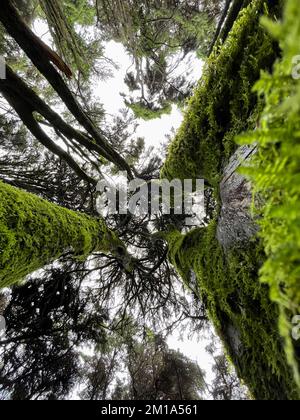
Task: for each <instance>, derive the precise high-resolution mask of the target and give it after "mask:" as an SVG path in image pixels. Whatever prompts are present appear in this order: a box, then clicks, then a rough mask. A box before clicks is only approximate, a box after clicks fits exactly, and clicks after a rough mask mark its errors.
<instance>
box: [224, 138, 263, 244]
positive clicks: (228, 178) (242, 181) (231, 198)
mask: <svg viewBox="0 0 300 420" xmlns="http://www.w3.org/2000/svg"><path fill="white" fill-rule="evenodd" d="M255 152H256V146H243V147H240V148H239V149H238V150H237V151H236V153H235V154H234V155H233V156H232V157H231V159H230V161H229V164H228V165H227V166H226V168H225V170H224V176H223V179H222V181H221V184H220V196H221V202H222V208H221V213H220V217H219V222H218V228H217V237H218V241H219V243H220V245H221V246H222V247H223V249H224V251H225V252H226V251H229V250H230V249H231V248H243V247H244V246H247V244H249V240H250V239H251V238H252V237H253V236H255V234H256V233H257V231H258V226H257V224H256V223H255V220H254V219H253V217H252V215H251V204H252V191H251V183H250V181H249V180H247V179H246V178H245V177H244V176H243V175H241V174H239V173H238V169H239V168H240V166H241V165H245V163H247V161H249V159H251V157H252V156H253V155H254V154H255Z"/></svg>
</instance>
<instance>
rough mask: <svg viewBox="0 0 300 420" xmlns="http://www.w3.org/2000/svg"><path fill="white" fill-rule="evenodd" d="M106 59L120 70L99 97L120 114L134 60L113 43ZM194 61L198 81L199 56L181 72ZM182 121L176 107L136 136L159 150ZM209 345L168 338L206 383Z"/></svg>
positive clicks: (143, 124) (185, 64) (145, 123)
mask: <svg viewBox="0 0 300 420" xmlns="http://www.w3.org/2000/svg"><path fill="white" fill-rule="evenodd" d="M105 56H106V57H108V58H109V59H112V60H113V61H114V62H115V63H116V64H117V65H118V67H119V68H118V70H114V72H113V77H112V78H110V79H108V80H106V81H100V82H99V83H98V85H97V86H96V90H95V95H96V96H97V97H99V101H100V102H101V103H102V104H103V105H104V109H105V110H106V112H107V113H109V114H112V115H116V114H117V113H118V111H119V110H120V109H121V108H123V107H124V98H123V97H122V96H121V95H120V93H126V94H127V93H128V88H127V86H126V84H125V83H124V77H125V74H126V70H127V69H128V68H129V67H130V65H131V60H130V57H129V56H128V55H127V53H126V51H125V49H124V48H123V46H122V45H121V44H117V43H116V42H113V41H111V42H109V43H107V45H106V50H105ZM191 59H192V60H193V61H192V64H193V66H192V69H193V71H192V75H191V77H192V78H193V80H195V81H196V80H198V79H200V77H201V74H202V68H203V63H202V62H201V61H200V60H198V59H197V58H196V56H195V55H194V57H191V56H189V57H187V59H186V60H185V62H183V63H182V65H181V68H180V69H178V71H179V72H181V71H184V68H188V66H189V63H188V61H189V60H191ZM190 64H191V63H190ZM182 120H183V115H182V113H181V111H180V110H179V109H178V108H177V107H176V106H173V111H172V114H170V115H163V116H162V117H161V118H159V119H155V120H151V121H143V120H139V128H138V130H137V133H136V134H137V136H140V137H144V138H145V141H146V146H155V147H159V146H160V144H161V143H163V142H164V141H165V140H166V139H165V136H166V135H167V134H170V133H171V132H172V129H175V130H177V129H178V128H179V127H180V125H181V123H182ZM208 344H209V340H207V339H205V338H203V339H201V341H197V339H193V340H190V339H188V337H187V336H185V337H183V341H181V339H180V334H179V333H178V334H176V333H174V334H173V335H172V336H171V337H169V339H168V345H169V347H170V348H171V349H174V350H180V351H181V352H182V353H183V354H185V355H186V356H187V357H189V358H190V359H191V360H194V361H196V362H198V364H199V366H200V368H201V369H204V370H205V371H206V380H207V381H208V382H210V381H211V379H212V377H213V374H212V371H211V368H212V358H211V357H210V356H209V354H208V353H207V352H206V351H205V347H206V346H207V345H208Z"/></svg>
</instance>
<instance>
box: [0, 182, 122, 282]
mask: <svg viewBox="0 0 300 420" xmlns="http://www.w3.org/2000/svg"><path fill="white" fill-rule="evenodd" d="M114 243H115V240H113V234H112V233H111V232H110V231H108V230H107V228H106V226H105V224H104V222H103V221H102V220H96V219H93V218H91V217H88V216H86V215H84V214H81V213H76V212H72V211H70V210H67V209H65V208H62V207H59V206H57V205H54V204H50V203H48V202H47V201H45V200H42V199H41V198H38V197H36V196H34V195H32V194H29V193H26V192H24V191H21V190H19V189H16V188H14V187H11V186H10V185H7V184H4V183H3V182H0V288H2V287H6V286H10V285H12V284H14V283H16V282H18V281H20V280H22V279H23V278H24V277H25V276H26V275H28V274H29V273H31V272H33V271H35V270H37V269H40V268H42V267H44V266H45V265H46V264H48V263H50V262H52V261H54V260H56V259H58V258H59V257H60V256H61V255H62V254H63V253H64V252H66V251H72V253H73V254H74V256H76V257H77V258H86V257H87V256H88V255H89V254H90V253H92V252H93V251H95V250H102V251H109V250H110V249H111V248H112V246H114Z"/></svg>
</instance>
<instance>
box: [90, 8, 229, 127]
mask: <svg viewBox="0 0 300 420" xmlns="http://www.w3.org/2000/svg"><path fill="white" fill-rule="evenodd" d="M96 4H97V12H98V21H99V25H100V28H102V30H103V32H104V36H105V37H106V39H113V40H115V41H117V42H121V43H122V44H123V45H124V47H125V48H126V50H127V51H128V53H129V54H130V56H131V57H132V62H133V64H132V68H133V69H129V70H128V72H127V75H126V78H125V82H126V83H127V85H128V87H129V89H130V91H131V92H132V96H131V97H129V98H126V100H125V102H126V104H127V106H129V107H130V108H131V109H132V110H133V111H134V113H135V114H136V116H137V117H139V118H144V119H152V118H156V117H159V116H161V115H162V114H163V113H168V112H170V111H171V103H172V102H181V101H183V100H184V99H185V98H186V97H187V96H188V95H189V94H190V93H191V88H192V85H191V83H190V82H189V81H188V80H187V78H186V74H185V75H183V74H177V67H178V66H179V65H180V62H181V61H182V60H183V59H184V58H185V57H186V55H187V54H188V53H189V52H191V51H197V52H198V53H199V54H200V53H201V54H205V53H206V52H207V49H208V45H209V42H210V38H211V37H212V34H213V31H214V27H215V25H216V19H217V17H218V15H219V13H220V11H221V4H220V2H219V1H215V0H209V1H208V0H206V1H194V0H191V1H177V0H171V1H170V0H167V1H166V0H159V1H149V0H145V1H137V0H126V1H111V0H97V1H96Z"/></svg>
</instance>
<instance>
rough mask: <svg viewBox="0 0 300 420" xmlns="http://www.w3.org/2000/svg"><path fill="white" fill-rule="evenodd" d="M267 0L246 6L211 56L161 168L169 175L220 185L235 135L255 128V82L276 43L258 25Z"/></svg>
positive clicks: (170, 176)
mask: <svg viewBox="0 0 300 420" xmlns="http://www.w3.org/2000/svg"><path fill="white" fill-rule="evenodd" d="M267 3H268V2H266V1H263V0H254V1H252V2H251V5H250V6H249V7H248V8H246V9H244V10H243V12H242V13H241V15H240V17H239V19H238V21H237V22H236V23H235V25H234V27H233V30H232V32H231V33H230V35H229V37H228V39H227V40H226V43H225V44H224V45H223V46H222V47H221V48H220V49H219V48H216V49H215V50H214V52H213V53H212V55H211V56H210V58H209V59H208V61H207V63H206V66H205V69H204V73H203V77H202V78H201V80H200V83H199V85H198V87H197V88H196V91H195V94H194V96H193V97H192V98H191V100H190V102H189V105H188V109H187V111H186V115H185V119H184V122H183V124H182V126H181V128H180V129H179V131H178V133H177V135H176V138H175V140H174V141H173V142H172V144H171V146H170V148H169V152H168V157H167V160H166V162H165V165H164V168H163V170H162V177H163V178H168V179H175V178H179V179H186V178H188V179H190V178H205V179H206V180H207V181H208V182H209V183H210V184H211V185H213V186H216V185H217V184H218V181H219V175H220V171H221V168H222V167H223V164H224V161H225V160H226V159H227V158H228V157H229V156H230V154H231V153H232V152H233V151H234V150H235V148H236V145H235V142H234V137H235V135H236V134H239V133H241V131H243V130H245V129H247V128H249V127H251V128H253V127H254V126H255V122H256V118H257V115H258V113H257V112H258V111H257V99H256V95H255V94H253V93H252V87H253V84H254V83H255V82H256V81H257V80H258V78H259V74H260V70H261V69H269V68H270V67H271V65H272V63H273V62H274V60H275V57H276V53H275V52H274V49H275V50H276V46H275V43H274V42H273V41H272V39H271V37H270V36H269V35H268V34H267V33H266V31H265V30H264V29H263V28H262V27H260V25H259V16H260V15H261V13H262V11H263V10H264V6H266V4H267Z"/></svg>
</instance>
